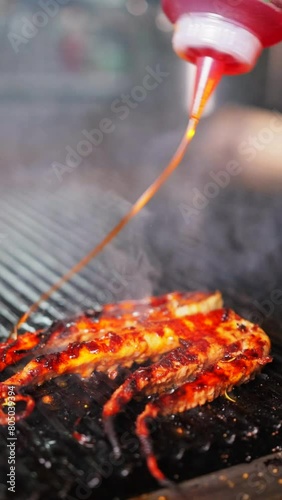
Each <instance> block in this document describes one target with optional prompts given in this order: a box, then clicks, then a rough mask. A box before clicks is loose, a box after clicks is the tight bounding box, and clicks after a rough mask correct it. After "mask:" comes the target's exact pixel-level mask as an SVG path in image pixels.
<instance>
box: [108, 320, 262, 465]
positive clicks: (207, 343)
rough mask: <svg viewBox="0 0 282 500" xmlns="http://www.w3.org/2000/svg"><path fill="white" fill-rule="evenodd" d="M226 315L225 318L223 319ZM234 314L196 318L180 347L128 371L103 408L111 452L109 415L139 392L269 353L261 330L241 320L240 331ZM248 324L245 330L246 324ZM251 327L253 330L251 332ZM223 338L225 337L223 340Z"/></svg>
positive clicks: (169, 385)
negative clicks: (220, 363)
mask: <svg viewBox="0 0 282 500" xmlns="http://www.w3.org/2000/svg"><path fill="white" fill-rule="evenodd" d="M227 314H228V318H227ZM222 317H226V318H227V319H226V321H225V336H226V331H228V340H229V342H227V343H226V342H225V343H224V342H222V337H221V331H222V322H221V321H220V319H222ZM236 319H237V315H236V314H235V313H232V312H231V311H224V312H223V311H214V312H212V313H210V314H209V315H206V316H205V317H204V318H202V322H201V321H198V322H197V325H199V326H198V329H197V331H196V332H193V336H192V337H191V332H190V340H191V339H192V338H193V340H194V342H193V343H192V342H187V341H186V340H182V345H183V347H179V348H176V349H174V350H172V351H170V352H169V353H168V354H165V355H163V356H162V357H161V359H160V360H159V361H158V362H156V363H154V364H153V365H151V366H148V367H145V368H143V367H141V368H139V369H138V370H136V371H135V372H134V373H132V374H131V375H130V376H129V377H128V378H127V379H126V381H125V382H124V383H123V384H122V385H121V386H120V387H119V388H118V389H117V390H116V391H115V392H114V393H113V395H112V397H111V398H110V399H109V401H108V402H107V403H106V404H105V405H104V408H103V421H104V426H105V430H106V432H107V434H108V437H109V440H110V442H111V443H112V445H113V448H114V451H115V453H116V454H117V455H118V454H119V447H118V444H117V439H116V437H115V432H114V429H113V417H114V416H115V415H116V414H117V413H119V412H120V411H121V410H122V409H123V407H124V406H125V405H126V404H127V403H129V401H130V400H131V399H132V398H134V397H135V396H136V395H137V394H139V393H143V394H144V393H145V394H149V395H152V394H156V393H158V394H161V393H162V392H167V391H169V390H171V389H175V388H177V387H179V386H181V385H182V384H183V383H184V382H187V381H189V379H191V378H192V377H194V378H195V377H196V376H198V374H199V373H200V372H201V371H202V370H204V369H207V368H208V367H209V366H213V365H214V364H215V363H217V362H218V361H220V360H221V359H223V358H224V357H226V360H230V359H232V358H233V357H235V358H237V357H238V356H240V354H242V353H245V354H248V355H249V356H252V355H253V351H254V349H255V355H256V356H262V355H266V354H267V353H268V352H269V348H270V342H269V338H268V337H267V335H266V334H265V333H264V332H263V330H261V329H259V328H258V327H254V325H252V324H251V323H248V322H247V321H244V323H245V324H244V325H243V326H244V328H246V331H245V333H244V332H242V323H240V324H238V323H237V321H236ZM211 320H212V323H213V325H215V326H214V330H213V331H212V333H211V332H209V331H208V332H207V331H206V330H205V328H204V326H205V323H206V322H208V321H211ZM246 325H248V327H249V328H248V329H247V326H246ZM253 329H255V332H253ZM225 340H226V339H225Z"/></svg>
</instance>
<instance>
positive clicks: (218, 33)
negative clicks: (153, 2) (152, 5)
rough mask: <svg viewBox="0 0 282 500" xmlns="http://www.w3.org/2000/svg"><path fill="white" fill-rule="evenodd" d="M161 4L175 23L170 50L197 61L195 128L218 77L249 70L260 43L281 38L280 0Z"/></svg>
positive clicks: (265, 44) (186, 0) (192, 0)
mask: <svg viewBox="0 0 282 500" xmlns="http://www.w3.org/2000/svg"><path fill="white" fill-rule="evenodd" d="M162 6H163V10H164V12H165V14H166V15H167V16H168V18H169V19H170V21H171V22H172V23H173V24H174V26H175V29H174V36H173V48H174V50H175V52H176V53H177V54H178V55H179V56H180V57H181V58H183V59H185V60H186V61H189V62H191V63H194V64H195V65H196V66H197V76H196V83H195V89H194V97H193V101H192V109H191V113H190V120H191V126H192V127H194V128H195V127H196V126H197V123H198V121H199V119H200V117H201V114H202V111H203V109H204V106H205V104H206V102H207V100H208V98H209V97H210V95H211V93H212V92H213V90H214V89H215V87H216V85H217V84H218V83H219V81H220V79H221V77H222V76H224V75H238V74H241V73H245V72H248V71H250V70H252V69H253V67H254V66H255V64H256V62H257V60H258V58H259V56H260V54H261V52H262V50H263V49H264V48H265V47H269V46H271V45H274V44H276V43H278V42H280V41H282V1H281V2H280V0H162Z"/></svg>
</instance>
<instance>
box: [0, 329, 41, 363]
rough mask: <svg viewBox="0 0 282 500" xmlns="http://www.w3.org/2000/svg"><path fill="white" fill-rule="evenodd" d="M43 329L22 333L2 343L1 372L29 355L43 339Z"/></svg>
mask: <svg viewBox="0 0 282 500" xmlns="http://www.w3.org/2000/svg"><path fill="white" fill-rule="evenodd" d="M41 335H42V331H38V332H35V333H27V334H24V335H20V336H19V337H18V338H17V340H16V341H14V340H7V341H6V342H1V343H0V372H2V371H3V370H5V368H7V367H8V366H10V365H12V364H15V363H17V362H18V361H20V360H21V359H23V358H24V357H25V356H27V355H28V354H29V353H30V352H31V351H32V350H33V349H34V347H36V346H38V345H39V343H40V341H41Z"/></svg>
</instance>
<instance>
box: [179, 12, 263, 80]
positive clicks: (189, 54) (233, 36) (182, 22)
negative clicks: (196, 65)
mask: <svg viewBox="0 0 282 500" xmlns="http://www.w3.org/2000/svg"><path fill="white" fill-rule="evenodd" d="M173 47H174V50H175V52H176V53H177V54H178V55H179V56H180V57H182V58H184V59H186V60H188V61H191V62H196V60H197V57H199V56H200V55H212V54H214V53H215V54H217V58H219V59H220V58H222V55H225V56H229V58H228V60H229V61H230V63H229V64H230V68H228V63H226V73H227V74H228V73H230V74H231V73H232V64H233V65H234V61H235V63H237V64H238V65H240V66H241V72H244V71H249V70H250V69H252V68H253V67H254V66H255V64H256V62H257V59H258V57H259V55H260V53H261V51H262V49H263V46H262V43H261V42H260V40H259V38H258V37H257V36H256V35H254V34H253V33H252V32H250V31H249V30H248V29H246V28H244V27H242V26H240V25H239V24H236V23H233V22H232V21H230V20H228V19H225V18H224V17H222V16H218V15H214V14H205V13H199V14H196V13H195V14H194V13H193V14H185V15H183V16H181V17H180V18H179V20H178V22H177V23H176V26H175V33H174V37H173ZM202 49H205V54H203V50H202ZM201 52H202V53H201ZM236 72H237V71H236Z"/></svg>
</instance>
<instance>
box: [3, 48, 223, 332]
mask: <svg viewBox="0 0 282 500" xmlns="http://www.w3.org/2000/svg"><path fill="white" fill-rule="evenodd" d="M220 70H221V67H220V64H219V65H218V64H217V62H216V61H215V60H214V59H212V58H211V57H204V58H200V59H199V62H198V74H197V79H196V90H195V95H194V103H193V107H192V112H191V114H190V120H189V122H188V126H187V129H186V132H185V134H184V136H183V138H182V140H181V143H180V144H179V146H178V148H177V151H176V152H175V154H174V156H173V157H172V159H171V161H170V163H169V164H168V165H167V167H166V168H165V170H164V171H163V172H162V173H161V175H160V176H159V177H158V178H157V179H156V180H155V181H154V182H153V183H152V184H151V186H149V187H148V189H146V191H145V192H144V193H143V194H142V195H141V196H140V198H139V199H138V200H137V201H136V203H135V204H134V205H133V206H132V208H131V209H130V211H129V212H128V213H127V214H126V215H125V216H124V217H123V218H122V219H121V220H120V222H119V223H118V224H117V225H116V226H115V227H114V228H113V229H112V230H111V231H110V232H109V233H108V234H107V235H106V236H105V238H104V239H103V240H102V241H101V242H100V243H99V244H98V245H97V246H96V247H95V248H93V250H91V251H90V252H89V253H88V254H87V255H86V256H85V257H83V259H82V260H81V261H80V262H78V263H77V264H76V265H75V266H74V267H73V268H72V269H70V270H69V271H68V272H67V273H66V274H65V275H64V276H62V277H61V278H60V279H59V280H58V281H57V282H56V283H55V284H54V285H53V286H52V287H51V288H50V289H49V290H47V291H46V292H45V293H43V294H42V295H41V296H40V297H39V299H38V300H37V301H36V302H35V303H34V304H32V305H31V307H30V308H29V309H28V310H27V312H26V313H25V314H24V315H23V316H22V317H21V318H20V319H19V321H18V323H17V324H16V325H15V328H14V330H13V331H12V332H11V334H10V338H13V339H17V336H18V330H19V328H20V327H21V326H22V325H23V324H24V323H25V322H26V320H27V319H28V318H29V317H30V315H31V314H33V313H34V312H35V311H36V310H37V309H38V308H39V307H40V305H41V304H42V303H43V302H45V301H46V300H48V299H49V298H50V297H51V295H52V294H53V293H54V292H56V291H57V290H58V289H59V288H61V287H62V286H63V285H64V284H65V283H66V282H68V281H69V280H70V279H71V278H72V277H73V276H74V275H75V274H77V273H79V272H80V271H81V270H82V269H83V268H84V267H85V266H86V265H87V264H89V262H90V261H91V260H92V259H94V258H95V257H96V256H97V255H98V254H100V252H102V250H103V249H104V248H105V247H106V246H107V245H108V243H110V242H111V241H112V240H113V239H114V238H115V237H116V236H117V235H118V234H119V233H120V231H122V229H123V228H124V227H125V226H126V225H127V224H128V223H129V222H130V221H131V220H132V219H133V218H134V217H135V216H136V215H137V214H138V213H139V212H140V211H141V210H142V209H143V208H144V207H145V205H147V203H148V202H149V201H150V200H151V199H152V198H153V196H154V195H155V194H156V193H157V192H158V191H159V189H160V188H161V187H162V185H163V184H164V183H165V182H166V180H167V179H168V178H169V177H170V176H171V174H172V173H173V172H174V171H175V170H176V169H177V167H178V166H179V164H180V163H181V161H182V160H183V157H184V155H185V153H186V150H187V147H188V146H189V144H190V142H191V141H192V139H193V137H194V135H195V132H196V128H197V125H198V123H199V120H200V117H201V114H202V111H203V109H204V107H205V104H206V103H207V100H208V98H209V97H210V95H211V93H212V92H213V90H214V88H215V86H216V84H217V83H218V81H219V79H220V76H221V71H220Z"/></svg>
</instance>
